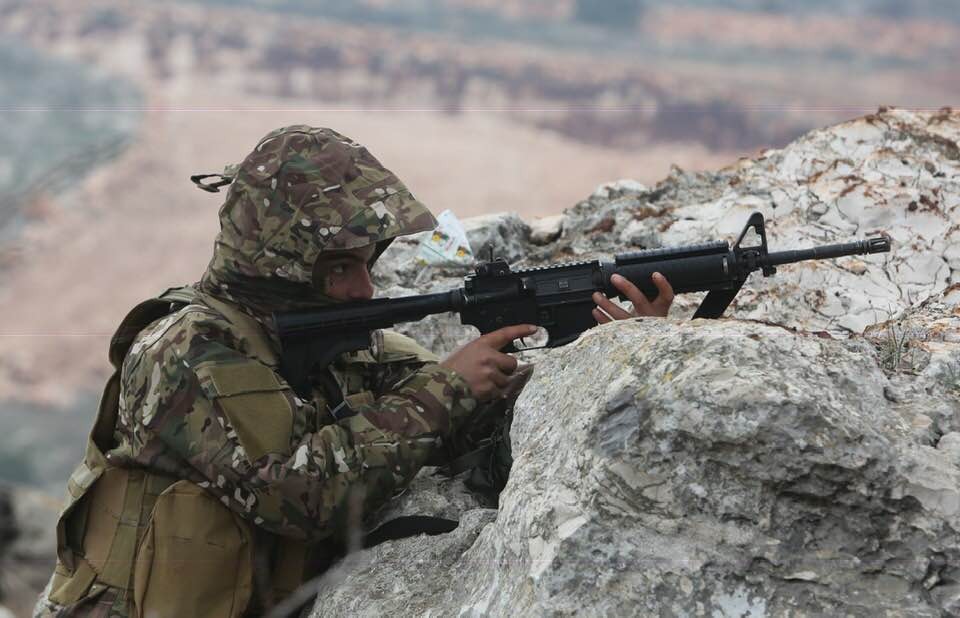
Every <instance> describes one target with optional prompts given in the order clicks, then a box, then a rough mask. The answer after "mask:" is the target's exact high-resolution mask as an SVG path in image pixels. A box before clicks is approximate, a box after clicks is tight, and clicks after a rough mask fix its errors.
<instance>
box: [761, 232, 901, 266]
mask: <svg viewBox="0 0 960 618" xmlns="http://www.w3.org/2000/svg"><path fill="white" fill-rule="evenodd" d="M888 251H890V239H889V238H884V237H883V236H876V237H874V238H868V239H866V240H858V241H855V242H847V243H842V244H838V245H825V246H823V247H812V248H810V249H797V250H795V251H777V252H774V253H770V254H768V255H766V256H765V257H764V258H763V259H762V260H761V261H762V262H763V264H764V265H765V266H779V265H781V264H792V263H793V262H802V261H804V260H827V259H831V258H838V257H843V256H845V255H867V254H870V253H886V252H888Z"/></svg>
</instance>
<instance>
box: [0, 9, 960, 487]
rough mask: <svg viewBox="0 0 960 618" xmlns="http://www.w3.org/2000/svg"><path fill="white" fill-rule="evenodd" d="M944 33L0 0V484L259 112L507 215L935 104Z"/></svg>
mask: <svg viewBox="0 0 960 618" xmlns="http://www.w3.org/2000/svg"><path fill="white" fill-rule="evenodd" d="M958 42H960V11H958V10H957V8H956V4H955V3H954V2H952V1H947V0H903V1H893V0H877V1H870V0H858V1H853V2H846V3H836V2H827V1H826V0H813V1H810V2H804V3H796V2H787V1H786V0H685V1H679V2H673V3H669V5H667V4H665V3H664V4H660V3H653V2H638V1H635V0H607V1H594V2H590V1H587V0H497V1H494V0H406V1H395V2H394V1H388V0H316V1H307V0H233V1H230V2H228V1H226V0H196V1H192V2H190V1H181V2H174V1H165V2H160V1H155V2H146V1H141V0H117V1H109V2H108V1H105V0H103V1H101V0H72V1H67V0H29V1H26V0H21V1H17V0H0V129H2V130H0V146H2V148H0V314H2V315H3V317H4V320H3V325H2V327H0V334H2V337H0V345H2V346H3V349H2V351H0V410H2V412H0V436H2V438H0V479H5V480H7V481H14V482H17V483H23V484H30V485H34V486H37V487H41V488H44V489H46V490H50V491H53V492H60V491H61V486H62V483H63V480H64V478H65V475H66V474H67V472H68V469H69V468H70V467H71V466H72V464H73V462H74V461H75V460H76V459H77V458H78V457H79V455H80V452H81V450H82V448H83V437H82V436H83V435H84V434H85V432H86V431H87V429H88V427H89V424H90V422H91V419H92V415H93V410H94V407H95V403H96V398H97V396H98V394H99V389H100V387H101V384H102V380H103V379H104V377H105V376H106V375H107V373H108V366H107V361H106V347H107V341H108V338H109V335H110V334H111V332H112V330H113V328H115V326H116V324H117V322H118V321H119V319H120V318H121V317H122V316H123V314H124V313H125V311H126V310H127V309H129V308H130V307H131V306H132V305H133V304H135V303H136V302H138V301H139V300H142V299H144V298H147V297H149V296H152V295H154V294H156V293H158V292H160V291H162V290H163V289H164V288H166V287H169V286H173V285H178V284H181V283H184V282H191V281H194V280H196V279H197V278H198V277H199V275H200V273H201V272H202V270H203V268H204V267H205V265H206V262H207V260H208V259H209V255H210V248H211V242H212V239H213V236H214V235H215V233H216V230H217V218H216V217H217V208H218V206H219V203H220V200H221V197H222V196H214V195H209V194H205V193H202V192H200V191H197V190H196V189H195V188H194V187H193V186H192V185H191V184H190V182H189V180H188V176H189V175H190V174H192V173H199V172H215V171H219V170H221V169H222V167H223V165H225V164H228V163H233V162H237V161H239V160H240V159H241V158H242V157H243V156H244V155H245V154H246V152H247V151H248V150H249V149H250V148H251V147H252V146H253V145H254V144H255V143H256V141H257V140H258V139H259V138H260V137H261V136H262V135H263V134H264V133H266V132H267V131H269V130H271V129H273V128H275V127H277V126H281V125H284V124H291V123H301V122H302V123H308V124H316V125H326V126H332V127H335V128H337V129H339V130H341V131H342V132H344V133H346V134H347V135H350V136H351V137H353V138H355V139H357V140H358V141H360V142H362V143H364V144H366V145H367V146H369V148H370V149H371V151H372V152H374V153H375V154H376V155H377V156H378V157H380V158H381V159H382V160H383V161H384V162H385V163H386V164H387V165H388V166H389V167H391V168H393V169H394V170H395V171H396V172H397V173H398V174H399V175H400V176H401V177H402V178H404V179H405V180H406V182H407V184H408V185H409V186H410V187H411V188H412V190H413V191H414V193H416V194H417V195H418V196H419V197H421V199H423V200H424V201H425V202H426V203H427V204H429V205H431V207H432V208H433V209H434V210H435V212H439V211H441V210H443V209H445V208H450V209H452V210H453V211H454V212H455V213H456V214H457V215H458V216H460V217H468V216H472V215H476V214H481V213H488V212H496V211H503V210H513V211H516V212H519V213H520V214H521V215H522V216H524V217H526V218H528V219H529V218H532V217H535V216H538V215H548V214H554V213H559V212H560V211H562V210H563V209H564V208H567V207H570V206H572V205H573V204H575V203H576V202H577V201H578V200H580V199H582V198H584V197H585V196H587V195H588V194H589V193H590V192H591V191H592V190H593V188H594V187H595V186H596V185H598V184H600V183H602V182H605V181H609V180H614V179H617V178H633V179H636V180H639V181H641V182H644V183H648V184H652V183H654V182H656V181H657V180H658V179H660V178H662V177H663V176H664V175H665V174H666V173H667V172H668V171H669V169H670V166H671V165H678V166H680V167H682V168H685V169H716V168H719V167H722V166H724V165H726V164H729V163H733V162H734V161H736V159H737V158H738V157H741V156H750V155H753V154H756V153H757V152H758V151H760V150H761V149H764V148H776V147H780V146H783V145H785V144H786V143H788V142H789V141H790V140H791V139H793V138H794V137H796V136H798V135H800V134H802V133H803V132H805V131H807V130H809V129H812V128H814V127H819V126H823V125H826V124H829V123H833V122H836V121H839V120H843V119H846V118H850V117H853V116H857V115H860V114H863V113H867V112H870V111H873V110H874V109H876V107H877V106H878V105H882V104H893V105H901V106H905V107H912V108H938V107H941V106H943V105H948V104H950V103H953V102H956V101H957V98H958V93H960V73H958V72H957V71H956V58H958V57H960V53H958V52H960V43H958Z"/></svg>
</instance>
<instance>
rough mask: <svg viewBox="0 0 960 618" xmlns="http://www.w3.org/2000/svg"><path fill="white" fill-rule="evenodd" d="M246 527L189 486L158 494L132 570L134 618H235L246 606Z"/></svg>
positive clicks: (249, 547)
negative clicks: (199, 617)
mask: <svg viewBox="0 0 960 618" xmlns="http://www.w3.org/2000/svg"><path fill="white" fill-rule="evenodd" d="M252 565H253V542H252V538H251V533H250V528H249V526H248V524H247V523H246V522H244V521H243V520H242V519H241V518H240V517H239V516H237V515H236V514H234V513H232V512H231V511H230V510H229V509H227V507H225V506H224V505H222V504H221V503H219V502H217V501H216V500H215V499H214V498H213V497H212V496H210V495H209V494H207V493H206V492H204V491H203V490H202V489H201V488H199V487H198V486H196V485H194V484H193V483H190V482H189V481H178V482H176V483H174V484H173V485H171V486H170V487H169V488H168V489H167V490H166V491H164V492H163V493H162V494H160V496H159V498H157V502H156V504H155V505H154V507H153V512H152V515H151V517H150V523H149V524H148V526H147V530H146V532H145V533H144V536H143V539H142V540H141V542H140V546H139V549H138V551H137V558H136V562H135V564H134V571H133V600H134V604H135V608H136V616H138V617H146V616H149V617H150V618H166V617H168V616H169V617H170V618H174V617H177V618H180V617H183V616H205V617H210V618H234V617H238V616H240V615H242V613H243V612H244V610H245V609H246V607H247V604H248V603H249V601H250V594H251V590H252V581H253V568H252Z"/></svg>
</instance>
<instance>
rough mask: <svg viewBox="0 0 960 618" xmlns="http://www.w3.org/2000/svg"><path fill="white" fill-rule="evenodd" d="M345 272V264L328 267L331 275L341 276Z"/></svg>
mask: <svg viewBox="0 0 960 618" xmlns="http://www.w3.org/2000/svg"><path fill="white" fill-rule="evenodd" d="M346 272H347V266H346V264H334V265H332V266H331V267H330V274H331V275H343V274H346Z"/></svg>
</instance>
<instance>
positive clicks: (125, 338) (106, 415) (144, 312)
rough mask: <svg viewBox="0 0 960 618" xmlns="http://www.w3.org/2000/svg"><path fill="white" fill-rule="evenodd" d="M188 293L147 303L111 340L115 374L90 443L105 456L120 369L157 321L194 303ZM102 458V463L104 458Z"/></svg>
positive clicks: (178, 290) (170, 293)
mask: <svg viewBox="0 0 960 618" xmlns="http://www.w3.org/2000/svg"><path fill="white" fill-rule="evenodd" d="M186 289H188V288H174V289H170V290H167V291H166V292H164V293H163V294H161V295H160V296H159V297H158V298H151V299H149V300H145V301H143V302H142V303H140V304H139V305H137V306H136V307H134V308H133V309H131V310H130V312H129V313H127V315H126V317H125V318H123V320H122V321H121V322H120V326H118V327H117V330H116V332H115V333H114V334H113V337H111V338H110V352H109V357H110V364H111V365H113V367H114V371H113V375H111V376H110V378H109V379H108V380H107V385H106V386H105V387H104V389H103V395H102V396H101V397H100V406H99V410H98V412H97V420H96V421H95V422H94V425H93V431H91V433H90V441H91V442H92V443H93V444H92V445H90V446H96V447H98V450H99V451H100V452H101V453H103V452H106V451H108V450H110V442H111V441H112V440H113V429H114V426H115V425H116V423H117V405H118V402H119V400H120V368H121V366H122V365H123V359H124V358H125V357H126V355H127V352H128V351H129V350H130V346H131V345H133V341H134V339H136V338H137V335H138V334H140V331H142V330H143V329H144V328H146V327H147V326H148V325H149V324H150V323H151V322H153V321H154V320H157V319H159V318H162V317H163V316H165V315H169V314H171V313H173V312H174V311H177V310H178V309H180V308H181V307H183V306H184V305H186V304H188V303H189V302H190V298H189V297H188V296H186V294H185V292H184V290H186ZM90 451H91V449H90V448H88V449H87V454H88V456H89V455H92V456H93V458H94V459H98V458H97V455H96V454H91V453H90ZM100 458H101V459H102V454H101V456H100Z"/></svg>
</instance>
